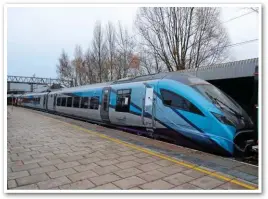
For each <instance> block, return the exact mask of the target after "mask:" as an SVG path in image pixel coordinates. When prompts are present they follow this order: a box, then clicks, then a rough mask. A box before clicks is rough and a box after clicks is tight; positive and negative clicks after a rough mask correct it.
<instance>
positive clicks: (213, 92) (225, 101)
mask: <svg viewBox="0 0 268 199" xmlns="http://www.w3.org/2000/svg"><path fill="white" fill-rule="evenodd" d="M192 87H193V88H194V89H195V90H197V91H198V92H199V93H201V94H202V95H203V96H205V97H206V98H207V99H208V100H209V101H211V102H212V103H213V104H215V105H216V106H217V107H219V108H224V109H225V110H228V112H232V113H233V114H235V115H237V114H239V115H241V114H243V113H242V108H241V107H240V106H239V105H238V104H237V103H236V102H235V101H234V100H233V99H232V98H231V97H229V96H228V95H227V94H225V93H224V92H223V91H221V90H219V89H218V88H216V87H215V86H213V85H211V84H196V85H192Z"/></svg>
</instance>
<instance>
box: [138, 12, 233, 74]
mask: <svg viewBox="0 0 268 199" xmlns="http://www.w3.org/2000/svg"><path fill="white" fill-rule="evenodd" d="M219 15H220V11H219V9H217V8H206V7H201V8H194V7H186V8H184V7H175V8H157V7H155V8H140V10H139V12H138V14H137V19H136V26H137V28H138V30H139V32H140V34H141V35H142V38H143V40H144V43H143V44H144V46H146V47H147V48H149V49H150V51H151V52H154V53H155V55H156V56H157V58H159V59H160V60H161V61H162V62H164V63H165V65H166V68H167V70H168V71H175V70H183V69H186V68H196V67H201V66H204V65H208V64H213V63H215V62H219V61H221V59H223V57H224V55H225V54H226V51H227V45H228V43H229V39H228V36H227V33H226V31H225V29H224V28H223V26H222V25H221V22H220V18H219Z"/></svg>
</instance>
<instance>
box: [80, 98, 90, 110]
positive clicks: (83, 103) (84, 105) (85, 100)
mask: <svg viewBox="0 0 268 199" xmlns="http://www.w3.org/2000/svg"><path fill="white" fill-rule="evenodd" d="M81 108H88V97H82V99H81Z"/></svg>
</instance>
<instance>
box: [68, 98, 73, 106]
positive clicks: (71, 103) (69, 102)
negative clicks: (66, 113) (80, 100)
mask: <svg viewBox="0 0 268 199" xmlns="http://www.w3.org/2000/svg"><path fill="white" fill-rule="evenodd" d="M72 105H73V97H67V107H72Z"/></svg>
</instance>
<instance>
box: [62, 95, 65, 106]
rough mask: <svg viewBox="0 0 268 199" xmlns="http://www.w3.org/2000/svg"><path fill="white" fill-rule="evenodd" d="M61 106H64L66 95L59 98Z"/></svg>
mask: <svg viewBox="0 0 268 199" xmlns="http://www.w3.org/2000/svg"><path fill="white" fill-rule="evenodd" d="M61 106H66V97H62V98H61Z"/></svg>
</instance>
